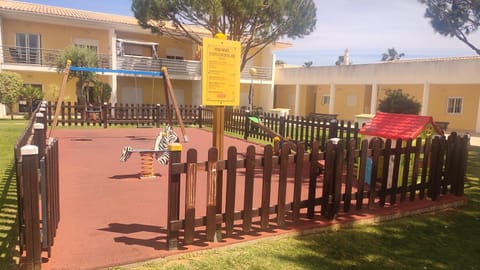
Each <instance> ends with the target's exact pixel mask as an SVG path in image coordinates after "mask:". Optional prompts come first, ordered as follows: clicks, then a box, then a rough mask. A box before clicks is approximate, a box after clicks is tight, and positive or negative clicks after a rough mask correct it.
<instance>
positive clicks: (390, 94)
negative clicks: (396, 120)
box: [378, 89, 422, 114]
mask: <svg viewBox="0 0 480 270" xmlns="http://www.w3.org/2000/svg"><path fill="white" fill-rule="evenodd" d="M421 108H422V104H420V102H418V101H417V100H415V97H413V96H410V95H409V94H407V93H403V92H402V89H386V90H385V98H383V99H381V100H380V103H379V104H378V110H379V111H381V112H387V113H401V114H419V113H420V109H421Z"/></svg>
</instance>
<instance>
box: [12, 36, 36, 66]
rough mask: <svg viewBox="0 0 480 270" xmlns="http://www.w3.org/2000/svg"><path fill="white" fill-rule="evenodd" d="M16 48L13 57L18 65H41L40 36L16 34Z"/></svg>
mask: <svg viewBox="0 0 480 270" xmlns="http://www.w3.org/2000/svg"><path fill="white" fill-rule="evenodd" d="M15 46H16V48H15V50H13V51H12V52H13V54H14V55H12V57H13V58H14V59H15V61H16V62H17V63H22V64H41V49H42V46H41V43H40V35H37V34H29V33H15Z"/></svg>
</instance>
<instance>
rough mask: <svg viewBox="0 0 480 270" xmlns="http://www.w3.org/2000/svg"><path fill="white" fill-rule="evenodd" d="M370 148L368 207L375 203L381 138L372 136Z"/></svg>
mask: <svg viewBox="0 0 480 270" xmlns="http://www.w3.org/2000/svg"><path fill="white" fill-rule="evenodd" d="M371 144H372V146H371V148H372V172H371V176H370V187H369V191H368V192H369V195H368V207H369V208H371V207H372V206H373V204H374V203H375V197H376V195H377V178H378V164H379V162H380V155H381V153H382V144H383V143H382V140H381V139H378V138H374V139H372V141H371Z"/></svg>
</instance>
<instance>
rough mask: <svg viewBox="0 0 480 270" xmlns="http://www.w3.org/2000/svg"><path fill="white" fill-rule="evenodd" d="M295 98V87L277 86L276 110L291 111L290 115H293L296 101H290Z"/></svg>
mask: <svg viewBox="0 0 480 270" xmlns="http://www.w3.org/2000/svg"><path fill="white" fill-rule="evenodd" d="M292 96H293V98H295V86H292V85H277V86H275V100H274V103H273V104H274V106H275V107H276V108H286V109H290V114H293V112H294V109H295V103H294V102H295V100H294V99H290V100H289V97H290V98H291V97H292Z"/></svg>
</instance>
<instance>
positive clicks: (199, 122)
mask: <svg viewBox="0 0 480 270" xmlns="http://www.w3.org/2000/svg"><path fill="white" fill-rule="evenodd" d="M197 114H198V115H197V125H198V127H199V128H202V126H203V107H202V105H200V106H198V110H197Z"/></svg>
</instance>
